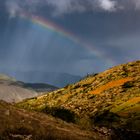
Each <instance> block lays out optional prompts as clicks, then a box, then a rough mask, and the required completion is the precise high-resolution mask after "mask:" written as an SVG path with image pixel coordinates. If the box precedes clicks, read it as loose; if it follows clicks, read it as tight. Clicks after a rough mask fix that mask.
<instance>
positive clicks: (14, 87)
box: [0, 74, 57, 102]
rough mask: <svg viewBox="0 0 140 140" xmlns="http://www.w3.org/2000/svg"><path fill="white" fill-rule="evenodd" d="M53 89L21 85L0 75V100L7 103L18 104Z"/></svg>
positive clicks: (29, 84)
mask: <svg viewBox="0 0 140 140" xmlns="http://www.w3.org/2000/svg"><path fill="white" fill-rule="evenodd" d="M55 89H57V88H56V87H54V86H51V85H47V84H31V83H23V82H19V81H16V80H15V79H14V78H11V77H9V76H7V75H2V74H0V99H1V100H4V101H7V102H19V101H22V100H23V99H27V98H32V97H36V96H38V95H40V94H42V92H49V91H53V90H55Z"/></svg>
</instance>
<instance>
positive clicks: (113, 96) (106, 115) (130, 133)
mask: <svg viewBox="0 0 140 140" xmlns="http://www.w3.org/2000/svg"><path fill="white" fill-rule="evenodd" d="M17 106H18V107H21V108H25V109H28V110H35V111H39V112H44V113H47V114H48V113H49V114H51V115H53V116H55V117H59V118H61V119H63V120H65V121H68V122H73V123H76V124H79V125H81V126H83V127H84V128H87V129H88V128H92V129H97V130H98V131H100V128H102V127H105V128H107V129H108V130H110V129H111V130H113V131H114V133H115V134H116V135H117V137H118V138H120V139H126V137H127V139H137V137H138V136H140V125H139V124H140V61H136V62H130V63H127V64H122V65H119V66H116V67H113V68H111V69H109V70H106V71H104V72H102V73H100V74H97V75H95V76H89V77H87V78H85V79H83V80H81V81H79V82H78V83H76V84H71V85H68V86H66V87H64V88H62V89H59V90H57V91H54V92H51V93H49V94H46V95H43V96H40V97H37V98H33V99H30V100H25V101H23V102H21V103H19V104H17Z"/></svg>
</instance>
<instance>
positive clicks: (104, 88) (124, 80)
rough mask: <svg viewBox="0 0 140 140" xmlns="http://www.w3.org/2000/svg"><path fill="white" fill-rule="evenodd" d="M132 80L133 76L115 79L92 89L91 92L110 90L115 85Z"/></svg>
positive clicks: (97, 92) (98, 92)
mask: <svg viewBox="0 0 140 140" xmlns="http://www.w3.org/2000/svg"><path fill="white" fill-rule="evenodd" d="M132 80H133V78H131V77H127V78H123V79H119V80H114V81H111V82H109V83H107V84H105V85H103V86H101V87H98V88H97V89H96V90H94V91H91V92H90V94H100V93H101V92H103V91H105V90H108V89H110V88H113V87H117V86H121V85H123V84H124V83H126V82H128V81H132Z"/></svg>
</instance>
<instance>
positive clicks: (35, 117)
mask: <svg viewBox="0 0 140 140" xmlns="http://www.w3.org/2000/svg"><path fill="white" fill-rule="evenodd" d="M102 136H103V135H101V134H100V135H99V134H98V133H95V132H92V131H86V130H82V129H81V128H80V127H79V126H77V125H74V124H68V123H66V122H64V121H61V120H59V119H55V118H53V117H51V116H47V115H45V114H41V113H36V112H28V111H25V110H21V109H17V108H15V107H13V106H11V105H10V104H7V103H5V102H3V101H0V140H100V139H101V137H102ZM104 140H105V139H104Z"/></svg>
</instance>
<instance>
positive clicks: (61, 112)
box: [43, 106, 76, 123]
mask: <svg viewBox="0 0 140 140" xmlns="http://www.w3.org/2000/svg"><path fill="white" fill-rule="evenodd" d="M43 112H45V113H48V114H51V115H52V116H54V117H57V118H60V119H62V120H64V121H66V122H73V123H74V122H75V118H76V115H75V113H74V112H72V111H70V110H68V109H65V108H62V107H61V108H58V107H48V106H46V107H45V109H44V110H43Z"/></svg>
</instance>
